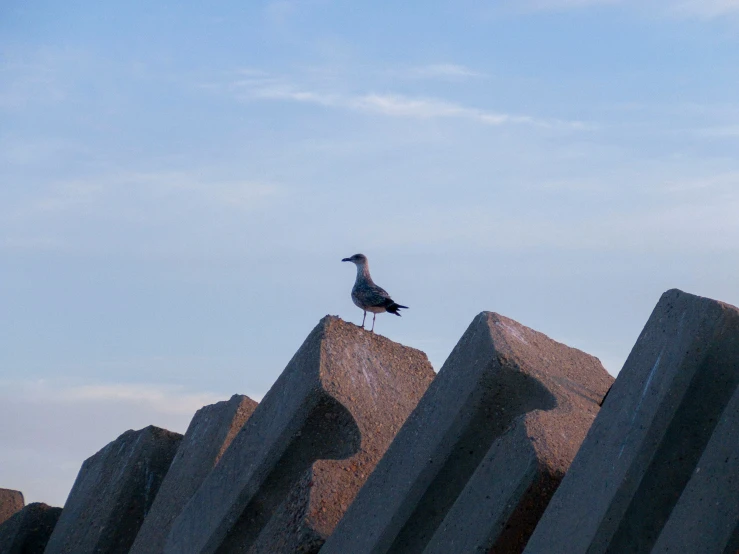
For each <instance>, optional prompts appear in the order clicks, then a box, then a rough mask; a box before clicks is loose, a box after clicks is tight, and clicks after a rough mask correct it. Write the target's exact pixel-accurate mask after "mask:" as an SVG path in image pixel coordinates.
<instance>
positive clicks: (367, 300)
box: [341, 254, 408, 333]
mask: <svg viewBox="0 0 739 554" xmlns="http://www.w3.org/2000/svg"><path fill="white" fill-rule="evenodd" d="M341 261H342V262H352V263H353V264H355V265H356V266H357V280H356V281H354V287H352V301H353V302H354V303H355V304H356V305H357V306H359V307H360V308H361V309H362V310H364V317H362V329H364V320H365V319H366V318H367V312H372V314H373V315H372V329H371V330H370V333H374V331H375V318H376V317H377V314H381V313H382V312H389V313H391V314H395V315H397V316H398V317H400V313H399V312H398V310H399V309H401V308H405V309H408V306H401V305H400V304H398V303H397V302H394V301H393V299H392V298H390V295H389V294H388V293H387V291H386V290H385V289H383V288H382V287H378V286H377V285H375V282H374V281H373V280H372V277H371V276H370V272H369V264H368V263H367V256H365V255H364V254H354V255H353V256H352V257H350V258H344V259H343V260H341Z"/></svg>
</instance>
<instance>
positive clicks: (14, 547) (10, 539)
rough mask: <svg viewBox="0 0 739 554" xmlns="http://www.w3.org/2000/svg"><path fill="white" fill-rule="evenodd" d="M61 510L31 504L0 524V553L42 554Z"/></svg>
mask: <svg viewBox="0 0 739 554" xmlns="http://www.w3.org/2000/svg"><path fill="white" fill-rule="evenodd" d="M61 513H62V509H61V508H52V507H51V506H47V505H46V504H42V503H40V502H32V503H31V504H29V505H28V506H26V507H24V508H23V509H22V510H20V511H19V512H17V513H15V514H14V515H13V516H12V517H11V518H9V519H8V520H7V521H5V523H3V524H0V552H2V553H3V554H43V552H44V550H45V549H46V544H47V543H48V542H49V537H50V536H51V533H52V531H53V530H54V526H55V525H56V522H57V521H58V520H59V516H60V515H61Z"/></svg>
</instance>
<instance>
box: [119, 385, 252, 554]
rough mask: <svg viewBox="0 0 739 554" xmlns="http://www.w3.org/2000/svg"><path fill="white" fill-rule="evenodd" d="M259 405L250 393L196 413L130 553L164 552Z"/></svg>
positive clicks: (151, 553)
mask: <svg viewBox="0 0 739 554" xmlns="http://www.w3.org/2000/svg"><path fill="white" fill-rule="evenodd" d="M256 407H257V403H256V402H254V401H253V400H252V399H251V398H249V397H248V396H243V395H239V394H235V395H233V396H232V397H231V399H230V400H227V401H223V402H218V403H216V404H212V405H210V406H205V407H203V408H201V409H200V410H198V411H197V412H196V413H195V416H194V417H193V418H192V421H191V422H190V425H189V427H188V428H187V432H186V433H185V437H184V438H183V439H182V442H181V443H180V446H179V448H178V449H177V454H176V455H175V457H174V460H172V465H171V466H170V468H169V471H168V472H167V475H166V477H165V478H164V481H163V482H162V486H161V487H160V488H159V492H158V493H157V495H156V498H155V499H154V503H153V504H152V506H151V509H150V510H149V513H148V514H147V516H146V519H145V520H144V524H143V525H142V526H141V529H140V530H139V533H138V535H136V541H135V542H134V543H133V546H132V547H131V552H130V554H158V553H160V552H163V551H164V544H165V542H166V540H167V536H168V535H169V530H170V528H171V526H172V522H173V521H174V520H175V518H176V517H177V516H178V515H180V512H182V509H183V508H184V507H185V504H187V501H188V500H190V497H192V495H193V494H195V491H197V490H198V487H200V485H201V483H202V482H203V480H204V479H205V478H206V477H207V475H208V473H210V471H211V470H212V469H213V467H215V465H216V464H217V463H218V460H219V459H220V458H221V456H222V455H223V453H224V452H225V451H226V449H227V448H228V446H229V445H230V444H231V441H232V440H233V439H234V437H235V436H236V433H238V432H239V430H240V429H241V427H243V425H244V423H246V421H247V420H248V419H249V417H251V415H252V413H253V412H254V410H255V409H256Z"/></svg>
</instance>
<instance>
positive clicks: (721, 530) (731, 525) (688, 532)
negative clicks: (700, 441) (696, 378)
mask: <svg viewBox="0 0 739 554" xmlns="http://www.w3.org/2000/svg"><path fill="white" fill-rule="evenodd" d="M737 371H739V368H737ZM652 552H653V553H654V554H658V553H660V554H662V553H667V552H669V553H670V554H684V553H685V552H719V553H722V552H726V553H730V554H735V553H736V552H739V389H738V390H737V391H735V392H734V396H733V397H732V398H731V401H730V402H729V404H728V405H727V406H726V409H724V413H723V415H722V416H721V420H720V421H719V422H718V425H717V426H716V430H715V431H714V432H713V435H712V436H711V440H709V441H708V444H707V445H706V449H705V450H704V452H703V455H702V456H701V458H700V460H699V461H698V465H697V466H696V468H695V470H694V471H693V475H692V476H691V477H690V481H688V484H687V486H686V487H685V490H683V493H682V494H681V495H680V500H678V502H677V505H676V506H675V507H674V508H673V510H672V513H671V514H670V518H669V519H668V520H667V523H666V524H665V526H664V527H663V528H662V532H661V533H660V535H659V538H658V539H657V542H656V544H655V546H654V548H653V549H652Z"/></svg>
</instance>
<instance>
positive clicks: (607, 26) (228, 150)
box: [0, 0, 739, 505]
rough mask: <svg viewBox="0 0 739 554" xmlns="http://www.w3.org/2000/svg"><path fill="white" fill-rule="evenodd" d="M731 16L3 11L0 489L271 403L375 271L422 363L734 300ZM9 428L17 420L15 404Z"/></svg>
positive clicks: (52, 499) (555, 10)
mask: <svg viewBox="0 0 739 554" xmlns="http://www.w3.org/2000/svg"><path fill="white" fill-rule="evenodd" d="M737 67H739V1H736V0H701V1H700V2H699V1H695V2H691V1H682V0H674V1H669V0H663V1H660V0H655V1H651V2H649V1H647V2H635V1H634V2H632V1H626V0H624V1H618V0H612V1H600V2H599V1H588V0H540V1H535V0H531V1H528V0H524V1H520V0H519V1H516V2H513V1H509V2H481V1H477V0H466V1H462V2H424V3H415V2H410V3H404V4H403V3H401V4H398V3H390V2H382V3H377V2H374V3H358V2H353V3H339V2H332V1H329V0H324V1H319V0H316V1H311V0H305V1H302V2H297V1H296V2H293V1H279V2H264V1H263V2H249V3H243V2H216V3H210V4H209V5H207V6H204V5H202V4H201V3H197V4H196V3H182V2H177V3H175V2H171V3H167V2H160V3H156V5H152V3H149V2H127V3H125V4H123V3H121V4H120V5H118V6H113V5H110V4H106V3H98V2H88V1H84V2H83V1H80V2H67V3H64V4H63V5H62V4H59V3H53V2H37V3H35V4H33V5H29V4H28V3H22V2H19V1H6V2H3V3H2V5H0V267H1V268H2V269H1V271H2V277H1V278H0V306H2V312H0V418H1V419H2V421H4V422H6V424H5V425H4V426H3V429H2V430H0V441H1V442H2V444H3V448H2V451H0V487H9V488H17V489H21V490H23V491H24V492H25V493H26V497H27V501H45V502H48V503H53V504H57V505H61V504H62V503H63V502H64V499H65V497H66V494H67V492H68V490H69V488H70V486H71V484H72V481H73V480H74V477H75V475H76V473H77V470H78V469H79V466H80V464H81V462H82V461H83V460H84V459H85V458H86V457H88V456H90V455H91V454H93V453H94V452H95V451H96V450H98V449H99V448H101V447H102V446H104V445H105V444H106V443H107V442H109V441H110V440H113V439H114V438H115V437H116V436H117V435H118V434H120V433H121V432H123V431H125V430H126V429H129V428H140V427H143V426H145V425H147V424H149V423H154V424H157V425H161V426H165V427H168V428H170V429H173V430H177V431H180V432H183V431H184V429H185V428H186V426H187V423H188V421H189V419H190V417H191V416H192V413H193V412H194V411H195V410H196V409H197V408H198V407H200V406H202V405H203V404H206V403H211V402H215V401H217V400H221V399H225V398H228V397H229V396H230V395H231V394H232V393H236V392H238V393H244V394H249V395H251V396H252V397H254V398H259V397H261V396H262V395H263V394H264V393H265V392H266V391H267V390H268V388H269V386H270V385H271V384H272V382H273V381H274V380H275V379H276V377H277V375H278V374H279V372H280V371H281V370H282V368H283V367H284V366H285V364H286V363H287V361H288V360H289V359H290V357H291V356H292V354H293V353H294V352H295V350H296V349H297V348H298V347H299V346H300V344H301V342H302V341H303V339H304V338H305V336H306V335H307V334H308V333H309V331H310V330H311V328H312V327H313V326H314V325H315V324H316V323H317V322H318V320H319V319H320V318H321V317H322V316H323V315H325V314H327V313H330V314H338V315H340V316H341V317H343V318H344V319H347V320H350V321H353V322H356V323H358V322H359V321H361V319H360V318H361V312H360V311H359V310H358V309H357V308H355V307H354V306H353V305H352V303H351V300H350V298H349V290H350V288H351V285H352V282H353V278H354V271H353V267H348V264H341V263H340V260H341V258H343V257H345V256H349V255H351V254H354V253H356V252H363V253H364V254H366V255H367V256H368V257H369V259H370V265H371V268H372V272H373V275H374V277H375V280H376V281H377V282H378V283H379V284H381V285H382V286H383V287H385V288H386V289H388V290H389V291H390V293H391V294H392V295H393V296H394V298H395V299H396V300H397V301H399V302H401V303H403V304H406V305H408V306H410V307H411V309H410V310H408V311H407V312H405V314H404V317H403V318H394V317H392V318H391V317H390V316H380V317H379V318H378V322H377V330H378V332H379V333H381V334H383V335H386V336H388V337H390V338H392V339H393V340H397V341H399V342H402V343H404V344H408V345H410V346H414V347H417V348H420V349H422V350H424V351H425V352H426V353H427V354H428V355H429V358H430V359H431V361H432V363H433V364H434V366H435V367H436V368H437V369H438V368H439V367H440V366H441V364H442V363H443V361H444V359H445V358H446V356H447V354H448V353H449V352H450V351H451V348H452V347H453V346H454V344H455V343H456V341H457V339H458V338H459V337H460V336H461V334H462V333H463V332H464V330H465V328H466V326H467V325H468V324H469V322H470V321H471V320H472V318H473V317H474V316H475V315H476V314H477V313H479V312H480V311H482V310H493V311H497V312H500V313H502V314H504V315H507V316H509V317H513V318H514V319H516V320H518V321H520V322H521V323H523V324H525V325H528V326H530V327H533V328H535V329H537V330H540V331H542V332H544V333H547V334H548V335H550V336H552V337H553V338H555V339H557V340H560V341H563V342H565V343H567V344H569V345H571V346H575V347H578V348H581V349H583V350H585V351H587V352H589V353H591V354H594V355H596V356H598V357H599V358H600V359H601V360H602V361H603V363H604V364H605V365H606V367H607V368H608V369H609V371H611V372H612V373H614V374H615V373H617V372H618V370H619V369H620V367H621V365H622V363H623V361H624V360H625V358H626V356H627V354H628V352H629V350H630V348H631V346H632V345H633V342H634V340H635V339H636V337H637V335H638V333H639V331H640V330H641V327H642V326H643V324H644V322H645V321H646V318H647V317H648V315H649V313H650V311H651V309H652V308H653V306H654V304H655V303H656V301H657V300H658V298H659V295H660V294H661V293H662V292H663V291H665V290H667V289H669V288H673V287H678V288H682V289H684V290H686V291H689V292H693V293H696V294H701V295H705V296H710V297H713V298H717V299H721V300H724V301H727V302H730V303H733V304H739V288H738V287H737V274H738V273H739V218H737V214H738V213H739V157H738V156H737V153H738V152H737V148H738V147H739V99H738V98H737V91H738V90H739V73H738V72H737V71H736V68H737ZM21 414H22V415H21Z"/></svg>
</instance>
